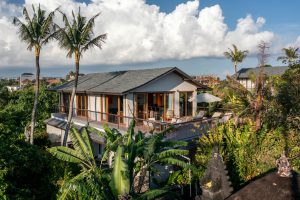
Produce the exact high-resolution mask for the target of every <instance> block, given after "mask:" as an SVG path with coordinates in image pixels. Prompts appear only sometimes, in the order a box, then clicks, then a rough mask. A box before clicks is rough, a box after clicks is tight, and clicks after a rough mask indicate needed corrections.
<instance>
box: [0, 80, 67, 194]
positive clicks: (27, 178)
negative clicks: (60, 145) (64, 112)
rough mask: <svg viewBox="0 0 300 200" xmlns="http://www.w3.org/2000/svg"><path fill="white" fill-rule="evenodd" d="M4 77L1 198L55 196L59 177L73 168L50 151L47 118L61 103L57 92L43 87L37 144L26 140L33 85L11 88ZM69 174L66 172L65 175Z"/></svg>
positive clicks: (0, 126) (0, 124)
mask: <svg viewBox="0 0 300 200" xmlns="http://www.w3.org/2000/svg"><path fill="white" fill-rule="evenodd" d="M10 84H12V82H8V81H1V82H0V85H1V86H2V88H0V91H1V92H2V93H3V92H4V93H5V95H1V96H0V102H2V105H1V108H0V199H55V198H56V191H57V190H58V188H59V185H58V180H60V179H62V178H63V177H64V176H67V175H68V173H70V172H71V171H72V170H71V168H70V165H69V164H66V163H63V162H58V161H57V159H55V158H53V157H52V156H51V155H50V154H49V153H48V152H47V151H45V150H44V148H45V146H47V145H48V144H49V142H48V140H47V135H46V133H45V125H44V120H45V119H47V118H49V117H50V113H51V112H53V111H54V109H55V107H54V106H55V105H57V100H58V98H57V94H55V93H49V92H47V91H46V86H45V85H43V86H42V87H41V91H40V96H39V100H40V102H41V106H40V107H39V110H38V118H37V119H38V120H37V128H36V134H35V137H36V145H37V146H33V145H29V144H28V143H26V142H25V137H24V127H26V125H27V124H29V123H30V119H31V117H30V116H31V106H29V105H32V102H33V98H34V92H33V88H32V87H27V88H24V89H22V90H19V91H14V92H8V91H7V89H6V87H5V86H7V85H10ZM65 174H66V175H65Z"/></svg>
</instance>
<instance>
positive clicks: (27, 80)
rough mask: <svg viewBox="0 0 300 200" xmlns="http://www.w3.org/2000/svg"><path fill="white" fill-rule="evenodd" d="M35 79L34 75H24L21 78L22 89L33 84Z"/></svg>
mask: <svg viewBox="0 0 300 200" xmlns="http://www.w3.org/2000/svg"><path fill="white" fill-rule="evenodd" d="M34 79H35V77H34V75H33V74H32V73H23V74H21V76H20V87H22V86H24V85H28V84H31V83H32V82H33V81H34Z"/></svg>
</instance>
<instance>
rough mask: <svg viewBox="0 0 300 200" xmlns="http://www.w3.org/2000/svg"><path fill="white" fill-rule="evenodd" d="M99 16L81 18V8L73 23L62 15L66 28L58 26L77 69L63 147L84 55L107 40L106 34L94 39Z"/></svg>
mask: <svg viewBox="0 0 300 200" xmlns="http://www.w3.org/2000/svg"><path fill="white" fill-rule="evenodd" d="M99 14H100V13H98V14H96V15H95V16H93V17H92V18H91V19H89V20H88V21H87V19H86V17H84V16H81V14H80V8H79V12H78V14H77V16H75V14H74V12H73V11H72V17H73V18H72V21H71V23H70V22H69V19H68V18H67V16H66V14H64V13H62V15H63V21H64V23H65V27H64V28H61V27H59V26H58V25H56V27H58V31H57V34H56V38H57V39H58V41H59V45H60V47H61V48H62V49H65V50H67V52H68V53H67V57H69V58H72V56H73V55H74V57H75V68H76V69H75V79H74V84H73V90H72V95H71V99H70V105H69V114H68V122H67V127H66V131H65V134H64V139H63V146H65V145H66V143H67V138H68V133H69V129H70V125H71V120H72V116H73V104H74V97H75V94H76V89H77V84H78V74H79V62H80V59H81V57H82V54H83V53H84V52H86V51H87V50H88V49H90V48H92V47H98V48H99V49H101V48H102V43H103V42H104V41H105V39H106V34H101V35H98V36H96V37H94V32H93V28H94V26H95V19H96V18H97V17H98V16H99Z"/></svg>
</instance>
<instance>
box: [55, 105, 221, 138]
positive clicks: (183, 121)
mask: <svg viewBox="0 0 300 200" xmlns="http://www.w3.org/2000/svg"><path fill="white" fill-rule="evenodd" d="M66 110H67V109H66V108H65V107H64V106H60V107H58V109H57V111H56V112H57V113H60V115H59V116H57V117H59V118H64V119H65V120H66V119H67V114H68V113H66V112H65V111H66ZM78 111H79V112H78ZM78 113H80V114H81V115H78ZM82 113H84V114H83V115H82ZM173 119H175V118H173ZM173 119H172V120H168V121H163V120H149V119H142V118H137V117H129V116H124V115H123V113H120V114H112V113H105V112H99V111H91V110H87V109H82V110H80V109H76V108H74V112H73V121H74V122H78V123H82V124H90V125H95V126H97V125H100V126H101V125H103V124H104V123H105V124H108V125H109V126H110V127H111V128H117V129H119V130H123V131H127V129H128V126H129V124H130V123H131V121H132V120H135V124H136V127H135V129H136V130H137V131H138V130H139V131H142V132H148V133H155V132H160V131H164V130H166V129H168V128H170V127H174V128H175V130H179V129H183V128H184V127H185V128H188V129H197V128H199V127H200V128H202V129H203V127H205V129H207V128H210V127H211V126H213V125H214V124H215V123H214V122H216V119H212V118H209V119H207V118H202V119H196V118H193V117H184V118H179V119H178V120H173ZM193 127H194V128H193ZM176 137H177V136H176Z"/></svg>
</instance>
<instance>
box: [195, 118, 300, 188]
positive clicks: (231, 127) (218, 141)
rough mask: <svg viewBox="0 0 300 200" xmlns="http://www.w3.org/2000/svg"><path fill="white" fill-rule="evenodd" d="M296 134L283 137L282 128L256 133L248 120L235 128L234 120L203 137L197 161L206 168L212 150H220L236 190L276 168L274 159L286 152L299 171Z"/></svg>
mask: <svg viewBox="0 0 300 200" xmlns="http://www.w3.org/2000/svg"><path fill="white" fill-rule="evenodd" d="M299 139H300V136H299V134H295V132H290V133H288V134H285V132H284V129H283V128H276V129H274V130H268V129H267V128H265V127H263V128H262V129H261V130H260V131H259V132H257V131H256V130H255V126H254V123H253V122H252V121H251V120H249V121H248V122H247V123H245V124H244V125H241V126H239V127H235V124H234V122H233V121H230V122H229V123H227V124H220V125H218V126H216V127H215V128H213V129H212V130H210V131H209V132H208V134H207V135H203V136H202V137H201V138H200V140H199V146H198V153H197V155H196V161H197V163H198V165H200V166H201V165H202V166H205V165H206V164H207V162H208V160H209V158H210V157H211V152H212V148H213V147H214V146H215V145H217V146H219V147H220V151H221V154H222V156H223V159H224V162H225V164H226V165H227V168H228V171H229V175H230V177H231V181H232V182H233V185H234V187H235V189H237V188H239V187H240V186H241V185H242V184H244V183H246V182H247V181H250V180H251V179H253V178H255V177H257V176H259V175H261V174H263V173H265V172H267V171H269V170H272V169H274V168H275V167H276V159H278V158H279V157H280V154H281V153H283V152H284V151H285V150H288V152H290V158H291V164H292V165H293V169H295V170H297V169H299V158H298V157H297V155H298V156H299V153H300V151H299V144H300V143H299Z"/></svg>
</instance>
